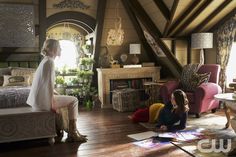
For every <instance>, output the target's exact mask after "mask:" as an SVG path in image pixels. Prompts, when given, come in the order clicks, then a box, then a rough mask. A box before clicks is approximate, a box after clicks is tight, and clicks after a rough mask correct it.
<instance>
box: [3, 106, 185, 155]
mask: <svg viewBox="0 0 236 157" xmlns="http://www.w3.org/2000/svg"><path fill="white" fill-rule="evenodd" d="M129 114H131V113H119V112H116V111H114V110H112V109H94V110H93V111H86V110H80V114H79V120H78V125H79V130H80V132H81V133H82V134H86V135H88V142H86V143H82V144H79V143H66V142H65V139H66V134H65V135H64V138H63V142H61V143H56V144H55V145H54V146H50V145H49V144H48V143H47V139H40V140H30V141H21V142H12V143H4V144H0V157H31V156H32V157H76V156H81V157H90V156H91V157H100V156H101V157H102V156H107V157H113V156H114V157H116V156H117V157H132V156H134V157H144V156H150V157H152V156H153V157H156V156H158V157H159V156H160V157H172V156H174V157H178V156H181V157H189V155H188V154H186V153H185V152H183V151H182V150H180V149H178V148H177V147H175V146H173V145H171V144H170V145H166V146H163V147H161V148H160V149H156V148H152V149H144V148H141V147H138V146H135V145H134V144H132V142H133V140H132V139H130V138H129V137H127V135H128V134H134V133H139V132H143V131H147V129H145V128H144V127H142V126H141V125H139V124H134V123H132V122H131V121H130V120H129V119H128V115H129Z"/></svg>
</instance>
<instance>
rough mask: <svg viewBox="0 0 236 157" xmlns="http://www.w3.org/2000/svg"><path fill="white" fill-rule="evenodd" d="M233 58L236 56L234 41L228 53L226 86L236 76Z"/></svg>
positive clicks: (235, 43)
mask: <svg viewBox="0 0 236 157" xmlns="http://www.w3.org/2000/svg"><path fill="white" fill-rule="evenodd" d="M235 58H236V42H234V43H233V45H232V48H231V53H230V58H229V62H228V65H227V68H226V76H227V80H226V85H227V87H228V85H229V83H231V82H232V81H233V79H235V78H236V68H235V63H234V62H235V61H234V60H235Z"/></svg>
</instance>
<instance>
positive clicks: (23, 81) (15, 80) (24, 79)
mask: <svg viewBox="0 0 236 157" xmlns="http://www.w3.org/2000/svg"><path fill="white" fill-rule="evenodd" d="M3 78H4V82H3V85H2V86H29V85H30V84H29V76H12V75H4V76H3Z"/></svg>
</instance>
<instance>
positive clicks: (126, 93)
mask: <svg viewBox="0 0 236 157" xmlns="http://www.w3.org/2000/svg"><path fill="white" fill-rule="evenodd" d="M112 105H113V109H114V110H117V111H119V112H125V111H135V110H136V109H137V108H139V106H140V99H139V92H138V90H136V89H131V88H125V89H117V90H114V91H112Z"/></svg>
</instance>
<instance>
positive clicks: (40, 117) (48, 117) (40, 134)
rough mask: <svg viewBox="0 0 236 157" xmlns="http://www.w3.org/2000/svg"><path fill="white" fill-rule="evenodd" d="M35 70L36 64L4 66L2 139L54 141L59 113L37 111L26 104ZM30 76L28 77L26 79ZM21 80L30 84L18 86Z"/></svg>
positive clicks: (0, 75)
mask: <svg viewBox="0 0 236 157" xmlns="http://www.w3.org/2000/svg"><path fill="white" fill-rule="evenodd" d="M34 72H35V69H32V68H0V143H4V142H14V141H21V140H29V139H38V138H49V143H50V144H53V143H54V137H55V136H56V128H55V114H54V113H52V112H51V111H33V110H32V108H31V107H30V106H29V105H27V104H26V101H27V98H28V95H29V92H30V84H31V83H32V79H33V74H34ZM26 76H27V77H28V79H23V78H26ZM13 77H14V79H13ZM12 80H14V81H15V80H16V81H15V82H14V81H13V82H12ZM20 80H23V82H22V83H23V84H24V85H25V82H24V81H25V80H28V81H27V82H28V83H29V84H28V85H27V86H24V85H23V86H22V85H18V86H15V84H16V83H17V84H18V83H19V81H20ZM12 84H14V86H12Z"/></svg>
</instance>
